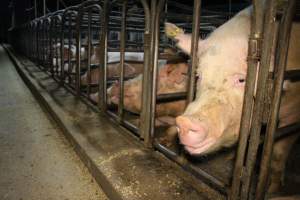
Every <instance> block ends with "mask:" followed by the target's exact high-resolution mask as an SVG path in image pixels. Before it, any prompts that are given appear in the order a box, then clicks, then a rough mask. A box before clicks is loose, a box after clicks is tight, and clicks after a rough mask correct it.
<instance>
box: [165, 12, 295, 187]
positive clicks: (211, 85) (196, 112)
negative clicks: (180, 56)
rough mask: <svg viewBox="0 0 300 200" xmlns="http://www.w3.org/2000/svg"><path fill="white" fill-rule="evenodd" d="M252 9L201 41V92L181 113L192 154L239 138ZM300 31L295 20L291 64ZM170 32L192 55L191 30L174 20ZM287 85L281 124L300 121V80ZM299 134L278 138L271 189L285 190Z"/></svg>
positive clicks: (184, 141) (184, 139) (179, 123)
mask: <svg viewBox="0 0 300 200" xmlns="http://www.w3.org/2000/svg"><path fill="white" fill-rule="evenodd" d="M251 12H252V7H248V8H246V9H244V10H242V11H240V12H239V13H238V14H236V15H235V16H234V17H233V18H232V19H230V20H229V21H227V22H226V23H224V24H223V25H222V26H220V27H219V28H217V29H216V30H215V31H213V32H212V33H211V34H210V35H209V36H208V37H207V38H206V39H204V40H202V39H200V40H199V44H198V48H199V52H198V55H197V57H198V58H197V59H198V66H197V76H198V77H199V78H198V81H197V89H196V90H197V91H196V97H195V100H194V101H193V102H191V103H190V104H189V105H188V106H187V108H186V109H185V111H184V113H183V114H182V115H181V116H178V117H177V118H176V125H177V130H178V137H179V140H180V143H181V144H182V145H183V146H184V148H185V150H186V151H187V152H188V153H189V154H191V155H194V156H196V155H197V156H199V155H207V154H209V153H213V152H216V151H218V150H220V149H222V148H224V147H231V146H233V145H234V144H236V143H237V141H238V138H239V128H240V121H241V112H242V105H243V97H244V90H245V79H246V72H247V52H248V40H249V35H250V24H251ZM299 33H300V26H299V23H297V24H296V23H294V24H293V28H292V33H291V42H290V44H291V45H290V47H289V54H288V62H287V66H288V68H289V69H292V68H295V67H297V66H298V67H299V66H300V60H299V55H300V52H299V49H300V44H299V38H300V35H299ZM165 34H166V35H167V37H169V38H171V39H174V40H176V42H177V43H176V45H177V47H178V48H180V49H181V50H182V51H183V52H185V53H186V54H190V49H191V36H190V35H188V34H185V33H184V31H183V30H182V29H181V28H178V27H176V26H175V25H173V24H170V23H166V24H165ZM296 38H298V40H297V39H296ZM296 47H298V48H296ZM296 55H298V56H296ZM284 90H285V92H284V93H285V95H283V97H282V101H281V109H280V114H279V119H280V121H279V126H280V127H282V126H284V125H286V124H291V123H293V122H296V121H299V120H300V97H299V94H300V93H299V92H300V83H299V82H296V83H292V82H287V81H285V83H284ZM297 138H298V135H292V136H289V137H287V138H285V139H282V140H281V141H279V142H277V143H275V145H274V151H273V152H274V153H273V158H274V159H273V160H272V163H271V171H272V174H271V181H272V184H271V185H270V187H269V191H270V192H274V191H277V190H278V189H279V187H280V185H281V180H282V176H283V172H284V167H285V163H286V159H287V156H288V152H289V150H290V149H291V147H292V146H293V144H294V143H295V141H296V139H297Z"/></svg>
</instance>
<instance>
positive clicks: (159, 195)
mask: <svg viewBox="0 0 300 200" xmlns="http://www.w3.org/2000/svg"><path fill="white" fill-rule="evenodd" d="M5 49H6V50H7V52H8V54H9V56H10V58H11V59H12V60H13V62H14V63H15V66H16V69H17V71H18V72H19V74H20V76H21V77H22V79H23V80H24V82H25V83H26V85H27V86H28V87H29V88H30V90H31V91H32V93H33V94H34V96H35V97H36V99H37V100H38V102H39V103H40V104H41V105H42V107H43V108H44V109H46V111H47V112H48V113H49V114H50V115H51V117H52V118H53V119H54V120H55V121H56V123H57V124H58V125H59V127H60V128H61V129H62V130H63V133H64V134H65V136H66V138H67V139H68V140H69V141H70V142H71V144H72V145H73V146H74V150H75V151H76V152H77V154H78V155H79V157H80V158H81V159H82V161H83V162H84V163H85V165H86V166H87V167H88V169H89V170H90V172H91V174H92V175H93V176H94V177H95V179H96V181H97V182H98V183H99V185H100V186H101V187H102V189H103V190H104V191H105V193H106V195H107V196H108V197H109V198H110V199H128V200H129V199H130V200H135V199H172V200H173V199H174V200H175V199H189V200H190V199H214V200H215V199H223V198H224V197H223V196H221V195H219V194H218V193H216V192H215V191H214V190H212V189H210V188H209V187H207V186H206V185H205V184H203V183H201V182H200V181H199V180H195V179H194V178H193V177H191V176H189V174H188V173H186V172H184V171H183V170H181V168H180V167H178V166H177V165H176V164H174V163H172V162H170V161H169V160H167V159H165V158H164V157H163V156H162V155H161V154H160V153H158V152H156V151H153V150H149V149H146V148H144V147H143V146H142V145H141V143H140V142H139V141H138V139H137V138H136V137H134V136H132V135H130V134H129V133H128V132H126V131H125V130H124V129H122V128H121V127H119V126H117V125H116V124H114V123H112V122H111V120H110V119H108V117H107V116H105V115H101V114H99V113H97V112H96V111H95V109H93V108H91V107H90V106H88V105H87V104H86V103H83V102H82V101H81V100H80V99H79V98H76V97H74V96H73V95H71V94H70V92H68V91H67V90H66V89H65V88H64V87H61V86H60V85H59V84H58V83H57V82H55V81H54V80H53V79H52V78H51V76H50V75H49V74H47V73H45V72H43V71H41V70H40V69H39V68H38V67H37V66H35V65H34V64H33V63H31V62H30V61H29V60H27V59H25V58H21V57H17V56H16V54H14V53H13V52H12V49H11V48H10V47H9V46H7V45H6V46H5ZM24 63H25V64H24Z"/></svg>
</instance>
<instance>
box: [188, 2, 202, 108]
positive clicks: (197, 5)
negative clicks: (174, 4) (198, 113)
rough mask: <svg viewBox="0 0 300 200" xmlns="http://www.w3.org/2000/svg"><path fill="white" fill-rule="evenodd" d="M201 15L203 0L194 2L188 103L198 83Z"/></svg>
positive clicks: (192, 97) (192, 98)
mask: <svg viewBox="0 0 300 200" xmlns="http://www.w3.org/2000/svg"><path fill="white" fill-rule="evenodd" d="M200 15H201V0H194V11H193V32H192V41H191V42H192V45H191V63H192V66H191V67H190V68H189V75H190V76H189V77H190V78H189V84H188V97H187V103H190V102H192V101H193V100H194V96H195V88H196V87H195V83H196V69H197V65H198V59H197V52H198V43H199V29H200Z"/></svg>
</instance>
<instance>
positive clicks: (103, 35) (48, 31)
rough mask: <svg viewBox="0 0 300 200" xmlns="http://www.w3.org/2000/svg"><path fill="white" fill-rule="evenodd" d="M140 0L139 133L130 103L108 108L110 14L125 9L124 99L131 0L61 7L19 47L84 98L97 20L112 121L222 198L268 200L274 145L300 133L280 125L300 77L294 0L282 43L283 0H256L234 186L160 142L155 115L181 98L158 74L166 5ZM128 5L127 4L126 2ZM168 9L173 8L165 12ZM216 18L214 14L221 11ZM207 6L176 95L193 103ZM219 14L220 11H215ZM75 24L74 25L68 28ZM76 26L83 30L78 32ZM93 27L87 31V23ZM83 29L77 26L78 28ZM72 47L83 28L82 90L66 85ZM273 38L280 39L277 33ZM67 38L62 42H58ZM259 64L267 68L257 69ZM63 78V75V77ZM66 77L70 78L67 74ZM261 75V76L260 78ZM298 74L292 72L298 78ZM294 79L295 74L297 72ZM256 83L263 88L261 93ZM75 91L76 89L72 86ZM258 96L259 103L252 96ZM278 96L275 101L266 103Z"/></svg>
mask: <svg viewBox="0 0 300 200" xmlns="http://www.w3.org/2000/svg"><path fill="white" fill-rule="evenodd" d="M136 2H140V3H141V5H142V7H143V8H144V44H143V47H144V70H143V80H142V102H141V104H142V110H141V113H140V116H139V118H140V124H141V126H140V128H137V127H135V126H133V125H132V124H130V123H129V122H127V121H126V119H125V118H124V111H125V109H124V104H123V98H121V100H120V102H119V105H118V110H117V114H112V113H111V112H110V111H109V109H108V108H107V91H106V89H107V83H108V81H109V80H108V77H107V56H108V51H109V45H108V34H109V26H111V25H113V23H114V22H111V21H110V18H109V17H110V16H111V15H113V14H116V13H113V12H112V7H113V6H114V5H117V4H118V5H120V6H121V7H122V12H121V13H118V14H120V16H119V17H120V19H121V20H120V24H121V29H120V34H121V40H120V45H119V46H120V63H121V70H120V74H119V77H118V80H119V82H120V88H119V90H120V91H119V92H120V96H121V97H123V95H124V81H125V75H124V67H125V65H124V64H125V51H126V30H127V24H126V23H127V19H126V17H127V7H128V3H129V1H128V0H124V1H109V0H103V1H100V0H89V1H86V2H84V3H82V4H79V5H77V6H72V7H69V8H66V9H65V10H59V11H57V12H55V13H49V14H48V15H45V16H43V17H40V18H36V19H34V20H32V21H31V22H29V23H27V24H24V25H23V26H21V27H16V28H15V30H13V34H16V35H20V36H21V37H20V38H19V41H15V43H14V46H16V47H21V48H20V50H21V51H23V52H24V53H25V54H26V55H27V56H28V57H29V58H31V59H32V60H33V61H35V62H36V63H37V64H38V66H39V67H40V66H43V67H44V69H46V70H48V71H49V72H50V73H51V74H52V76H53V77H54V78H55V79H56V80H57V81H59V82H60V83H61V84H64V85H66V86H67V87H69V88H71V89H73V91H74V93H75V94H76V95H77V96H78V97H81V96H85V97H86V96H87V97H89V94H90V93H91V86H90V83H91V75H90V73H91V58H90V57H91V48H92V45H93V44H92V36H91V34H92V20H94V19H95V18H97V19H96V20H98V22H99V24H100V28H101V30H100V34H99V45H100V46H101V47H103V48H101V52H100V53H99V57H100V63H99V66H98V67H99V71H100V73H99V85H98V86H97V90H98V93H99V95H100V97H101V98H100V100H99V102H98V108H99V109H100V110H101V111H102V112H103V113H106V114H108V115H109V116H111V117H112V118H113V119H115V121H116V122H117V123H118V124H119V125H121V126H125V127H126V128H128V129H130V130H132V131H133V132H135V133H136V134H137V135H138V136H139V137H140V138H141V139H143V140H144V145H145V146H146V147H150V148H152V147H155V148H156V149H158V150H159V151H161V152H162V153H163V154H165V155H166V156H167V157H169V158H170V159H171V160H173V161H175V162H176V163H178V164H180V165H181V166H183V168H185V169H187V170H189V171H191V172H192V173H193V174H195V175H196V176H197V177H200V178H201V179H202V180H203V181H204V182H206V183H207V184H209V185H210V186H212V187H213V188H214V189H216V190H218V191H219V192H221V193H222V194H225V195H228V198H229V199H264V198H265V197H266V196H267V193H266V191H267V183H268V176H269V172H270V170H269V168H270V160H271V157H272V150H273V144H274V140H276V139H277V138H278V137H284V136H285V135H288V134H293V133H294V132H297V131H299V130H300V125H299V124H300V123H296V124H292V125H290V126H287V127H284V128H280V129H278V127H277V120H278V112H279V108H280V99H281V93H282V84H283V81H284V80H285V79H287V78H289V77H296V78H299V70H298V71H293V72H286V69H285V67H286V57H287V49H288V44H289V36H290V31H291V24H292V19H293V16H294V14H295V2H296V1H295V0H289V1H288V6H287V9H286V10H285V12H284V13H283V16H282V19H281V24H280V27H281V29H280V31H279V33H278V35H279V36H278V39H277V41H276V42H275V43H274V42H273V41H274V40H273V38H272V37H270V35H271V33H273V32H274V24H275V20H274V19H275V18H276V11H277V10H276V4H277V3H276V1H275V0H267V2H266V5H267V6H266V9H265V10H264V5H263V2H262V1H259V0H253V14H252V24H251V35H250V39H249V50H248V69H247V79H246V87H245V95H244V102H243V110H242V113H243V114H242V119H241V124H240V137H239V144H238V148H237V156H236V160H235V166H234V172H233V177H232V182H231V185H230V186H229V187H228V185H226V184H224V183H222V182H221V181H219V180H218V179H217V178H215V177H213V176H212V175H210V174H208V173H207V172H205V171H203V170H201V169H196V168H195V166H193V165H192V164H190V163H188V162H187V160H186V159H185V158H184V156H182V155H175V154H174V152H170V151H169V150H168V149H166V148H165V147H163V146H162V145H160V144H159V143H158V142H157V141H155V126H154V122H155V110H156V104H157V101H158V99H162V98H167V99H168V98H170V99H172V98H174V95H165V96H164V95H157V87H158V86H157V75H158V59H159V47H160V33H161V30H160V20H161V16H162V13H163V11H164V8H165V5H166V1H165V0H153V1H151V3H150V2H149V1H146V0H136ZM120 3H121V4H120ZM165 9H167V8H165ZM94 10H97V12H98V13H97V14H98V15H95V16H94V15H93V13H92V12H93V11H94ZM214 14H215V13H214ZM200 15H201V1H200V0H195V1H194V10H193V16H192V18H191V19H192V21H193V24H192V47H191V68H190V69H189V75H190V78H189V83H188V92H187V94H176V95H177V96H176V95H175V96H176V98H177V97H179V98H182V97H186V98H187V102H188V103H189V102H191V101H193V99H194V94H195V80H196V79H195V71H196V66H197V64H198V63H197V57H196V56H197V52H198V45H197V44H198V40H199V36H200V33H199V29H200V27H201V23H200V21H201V22H202V21H205V20H206V18H205V16H201V17H200ZM215 15H216V16H217V14H215ZM67 21H68V23H67ZM72 23H75V25H76V26H74V27H72ZM86 25H87V26H86ZM83 26H85V28H87V40H88V41H87V49H88V50H87V51H88V52H87V54H88V56H87V66H88V67H87V73H88V81H87V82H88V84H87V92H86V93H84V92H83V91H82V88H81V85H80V76H81V62H82V60H81V55H80V52H81V47H82V42H81V31H82V27H83ZM72 28H76V29H72ZM67 31H68V45H69V48H71V45H73V44H74V43H72V40H71V38H72V35H73V34H72V32H73V31H76V75H75V85H74V86H73V88H72V85H70V84H66V83H67V82H66V80H65V78H66V77H67V76H69V75H70V74H69V72H65V70H64V64H65V62H68V64H69V67H70V66H71V65H72V63H71V58H70V54H69V57H68V60H67V61H65V60H64V45H65V41H66V40H65V39H66V38H67V36H66V33H67ZM272 35H273V34H272ZM58 36H60V37H58ZM58 40H59V41H60V44H61V49H60V50H59V51H60V58H61V71H60V72H59V71H58V66H53V65H52V60H53V58H55V59H56V65H57V64H58V54H59V52H58V50H57V48H56V50H55V51H54V49H53V42H55V44H57V43H58ZM274 46H276V47H277V49H278V51H277V53H276V59H275V60H276V62H275V71H274V73H273V74H272V76H270V72H269V66H270V60H271V53H272V52H271V49H272V48H273V47H274ZM258 65H259V66H260V67H258ZM59 73H60V74H59ZM65 73H67V74H65ZM257 74H258V75H257ZM291 74H292V75H291ZM293 74H294V75H293ZM255 83H257V87H256V88H257V89H256V88H255ZM70 86H71V87H70ZM254 94H255V98H253V96H254ZM267 96H271V97H272V98H271V99H268V98H266V97H267ZM263 124H267V130H266V133H265V137H264V141H263V143H262V142H261V138H262V136H263V133H262V131H261V127H262V125H263ZM262 144H263V152H262V160H261V165H260V169H259V171H258V172H259V176H258V184H255V183H253V177H254V171H255V170H256V169H255V164H257V160H256V158H257V155H258V147H259V146H260V145H262Z"/></svg>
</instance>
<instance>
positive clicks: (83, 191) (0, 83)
mask: <svg viewBox="0 0 300 200" xmlns="http://www.w3.org/2000/svg"><path fill="white" fill-rule="evenodd" d="M0 199H1V200H6V199H9V200H21V199H22V200H44V199H45V200H46V199H47V200H48V199H49V200H56V199H57V200H67V199H69V200H94V199H99V200H102V199H107V197H106V196H105V195H104V193H103V191H102V190H101V188H99V186H98V185H97V184H96V182H95V181H94V179H93V178H92V177H91V175H90V174H89V173H88V171H87V169H86V168H85V167H84V165H83V164H82V163H81V161H80V160H79V158H78V157H77V156H76V154H75V153H74V151H73V150H72V147H71V146H70V145H69V143H68V142H67V141H66V140H65V139H64V137H63V136H62V134H61V132H60V131H59V130H58V129H57V128H56V127H55V125H54V123H52V122H51V120H50V119H49V118H48V116H47V115H46V114H45V113H44V112H43V110H42V109H41V107H40V106H39V105H38V103H37V102H36V101H35V99H34V98H33V96H32V94H31V93H30V91H29V90H28V88H27V87H26V86H25V84H24V83H23V82H22V80H21V78H20V77H19V75H18V73H17V72H16V70H15V68H14V66H13V64H12V62H11V61H10V60H9V58H8V56H7V54H6V53H5V51H4V49H3V47H2V46H0Z"/></svg>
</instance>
